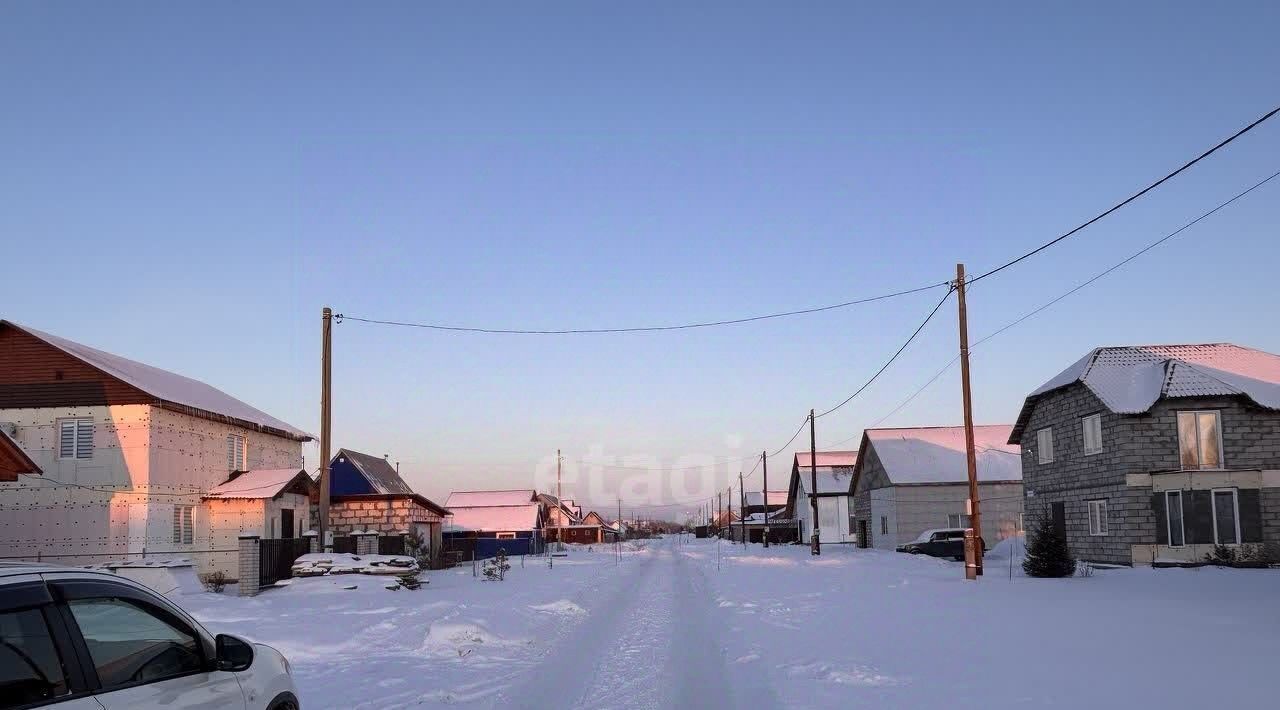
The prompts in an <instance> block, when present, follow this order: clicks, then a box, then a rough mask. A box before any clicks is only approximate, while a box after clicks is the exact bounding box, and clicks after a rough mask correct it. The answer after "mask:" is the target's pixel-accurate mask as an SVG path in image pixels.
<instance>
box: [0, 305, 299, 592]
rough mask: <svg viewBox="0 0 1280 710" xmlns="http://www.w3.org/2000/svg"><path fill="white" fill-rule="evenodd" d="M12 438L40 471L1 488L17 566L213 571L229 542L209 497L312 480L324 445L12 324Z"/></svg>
mask: <svg viewBox="0 0 1280 710" xmlns="http://www.w3.org/2000/svg"><path fill="white" fill-rule="evenodd" d="M0 429H3V430H4V431H5V433H6V436H11V437H12V439H13V440H14V441H15V442H17V443H18V444H19V445H20V446H21V449H22V450H23V451H25V452H26V454H27V456H28V457H29V459H30V460H31V462H33V463H35V464H36V465H37V466H38V468H39V469H41V471H42V474H41V475H40V476H31V475H25V474H22V473H18V474H17V475H16V479H17V480H10V481H7V482H4V483H0V498H3V500H4V503H5V506H6V508H8V510H7V511H6V513H5V515H4V516H0V549H3V550H4V551H5V553H6V554H7V555H35V554H36V553H40V554H41V555H42V556H43V557H45V558H48V559H53V560H55V561H56V560H58V559H59V557H58V556H59V555H78V556H77V557H67V558H66V559H65V561H67V562H72V561H74V562H76V563H79V564H86V563H92V562H95V561H107V560H111V559H119V558H121V557H125V556H132V557H134V558H137V557H141V555H142V554H143V553H144V552H145V553H146V554H147V555H148V557H151V556H158V555H164V554H167V553H174V554H176V555H181V556H184V557H191V558H193V559H194V560H195V562H196V563H197V565H199V566H200V567H201V569H202V570H211V569H213V568H215V566H217V565H216V564H215V562H214V561H215V560H216V559H218V558H219V557H220V555H221V554H222V553H214V552H213V551H214V550H218V549H221V548H220V544H221V543H219V542H218V541H219V540H222V539H225V537H226V535H227V533H229V532H230V530H229V529H227V528H225V527H223V519H221V518H219V519H215V518H214V517H213V516H212V515H211V508H210V504H209V503H208V502H207V500H206V498H205V496H206V494H208V493H209V492H210V491H212V490H213V489H215V488H216V487H218V486H220V485H222V484H224V483H227V482H228V479H230V478H232V477H233V475H235V474H240V475H243V473H244V472H251V473H252V472H259V471H280V470H291V471H297V470H299V469H301V468H302V443H303V442H305V441H310V440H311V438H312V437H311V435H310V434H307V433H306V432H304V431H302V430H300V429H297V428H295V427H293V426H290V425H289V424H286V423H285V422H282V421H280V420H279V419H276V418H275V417H272V416H271V415H269V414H266V413H265V412H262V411H260V410H258V409H255V408H254V407H251V406H250V405H248V404H245V403H244V402H242V401H240V400H238V399H236V398H234V397H231V396H230V395H227V394H226V393H224V392H222V391H220V390H218V389H215V388H214V387H211V386H209V385H207V384H205V383H203V382H199V381H197V380H193V379H190V378H188V377H184V376H182V375H177V374H174V373H172V372H168V371H165V370H161V369H159V368H156V367H152V366H150V365H145V364H143V363H140V362H136V361H133V360H129V359H126V358H123V357H120V356H118V355H113V354H111V353H107V352H103V351H101V350H98V349H96V348H91V347H88V346H86V345H82V344H80V343H76V342H72V341H70V340H67V339H65V338H60V337H58V336H55V335H50V334H48V333H44V332H41V331H39V330H36V329H34V328H29V327H26V326H22V325H18V324H16V323H13V322H10V321H4V320H0ZM14 477H15V476H11V475H6V476H3V478H14ZM71 511H74V514H71ZM299 517H301V518H306V517H307V515H306V511H305V509H304V510H303V511H302V513H301V514H300V516H299ZM296 522H297V518H295V523H296ZM308 527H310V524H309V522H308ZM291 529H292V528H291ZM276 531H277V534H280V532H281V528H279V527H277V528H276ZM261 533H262V534H270V529H264V530H262V531H261ZM228 571H231V572H232V573H233V574H234V568H232V569H231V570H228Z"/></svg>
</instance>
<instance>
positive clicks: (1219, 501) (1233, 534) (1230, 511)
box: [1213, 488, 1240, 545]
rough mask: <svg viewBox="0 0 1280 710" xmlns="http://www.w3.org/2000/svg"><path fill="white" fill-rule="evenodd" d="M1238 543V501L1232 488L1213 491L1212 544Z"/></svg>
mask: <svg viewBox="0 0 1280 710" xmlns="http://www.w3.org/2000/svg"><path fill="white" fill-rule="evenodd" d="M1239 543H1240V501H1239V500H1238V499H1237V496H1236V489H1234V488H1215V489H1214V490H1213V544H1215V545H1238V544H1239Z"/></svg>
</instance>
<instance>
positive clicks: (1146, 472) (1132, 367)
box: [1009, 343, 1280, 564]
mask: <svg viewBox="0 0 1280 710" xmlns="http://www.w3.org/2000/svg"><path fill="white" fill-rule="evenodd" d="M1009 443H1011V444H1020V445H1021V446H1022V480H1023V482H1024V483H1025V485H1026V506H1027V513H1028V515H1029V516H1036V517H1039V516H1044V517H1047V518H1049V519H1050V520H1051V521H1052V523H1053V525H1054V526H1055V527H1057V528H1058V529H1059V530H1060V531H1061V532H1063V533H1064V534H1065V535H1066V537H1067V541H1068V543H1069V544H1070V546H1071V549H1072V552H1074V553H1075V555H1076V556H1077V557H1079V558H1081V559H1085V560H1094V561H1099V562H1112V563H1119V564H1149V563H1151V562H1153V561H1157V562H1164V561H1170V562H1179V561H1181V562H1186V561H1198V560H1201V559H1203V557H1204V555H1205V554H1207V553H1209V552H1210V551H1212V550H1213V548H1214V546H1215V545H1226V546H1228V547H1233V548H1235V547H1238V546H1241V545H1249V544H1254V543H1263V542H1271V543H1280V356H1277V355H1273V354H1271V353H1266V352H1262V351H1260V350H1253V349H1251V348H1244V347H1240V346H1238V345H1231V344H1226V343H1218V344H1209V345H1142V346H1121V347H1104V348H1098V349H1095V350H1093V351H1091V352H1090V353H1089V354H1087V355H1085V356H1084V357H1083V358H1081V359H1080V360H1079V361H1077V362H1076V363H1074V364H1072V365H1071V366H1070V367H1068V368H1067V369H1065V370H1063V371H1062V372H1060V373H1058V374H1057V375H1056V376H1054V377H1053V378H1052V379H1050V380H1049V381H1048V382H1045V383H1044V384H1043V385H1041V386H1040V387H1038V388H1036V390H1035V391H1033V392H1032V393H1031V394H1030V395H1028V396H1027V398H1026V401H1025V402H1024V403H1023V405H1022V411H1021V412H1020V413H1019V415H1018V421H1017V423H1016V424H1015V425H1014V427H1013V431H1012V432H1011V434H1010V436H1009Z"/></svg>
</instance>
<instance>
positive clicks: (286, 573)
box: [258, 537, 311, 587]
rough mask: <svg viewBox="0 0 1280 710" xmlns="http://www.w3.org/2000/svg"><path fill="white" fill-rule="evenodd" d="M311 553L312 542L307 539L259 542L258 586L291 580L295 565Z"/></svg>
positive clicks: (293, 538)
mask: <svg viewBox="0 0 1280 710" xmlns="http://www.w3.org/2000/svg"><path fill="white" fill-rule="evenodd" d="M310 551H311V540H310V539H309V538H305V537H289V538H276V539H271V540H258V584H259V586H263V587H265V586H267V585H270V584H275V583H276V582H278V581H279V580H282V579H289V578H290V577H291V576H293V574H292V568H293V563H294V561H295V560H297V559H298V558H299V557H302V556H303V555H305V554H307V553H308V552H310Z"/></svg>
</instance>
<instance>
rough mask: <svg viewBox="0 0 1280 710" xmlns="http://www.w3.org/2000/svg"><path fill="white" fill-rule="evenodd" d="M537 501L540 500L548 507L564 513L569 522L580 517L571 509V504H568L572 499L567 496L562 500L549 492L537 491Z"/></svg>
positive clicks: (575, 520)
mask: <svg viewBox="0 0 1280 710" xmlns="http://www.w3.org/2000/svg"><path fill="white" fill-rule="evenodd" d="M538 501H539V502H541V503H542V504H543V505H545V506H547V507H548V508H553V509H558V510H559V511H560V512H561V513H563V514H564V516H565V517H566V518H568V519H569V522H577V521H578V519H579V518H580V517H582V516H580V515H579V514H578V513H577V512H576V511H575V510H574V509H573V507H572V506H570V505H569V504H570V503H572V502H573V501H571V500H569V499H568V498H566V499H564V500H563V501H560V500H558V499H557V498H556V497H555V496H553V495H551V494H550V493H539V494H538ZM548 512H550V511H548Z"/></svg>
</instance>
